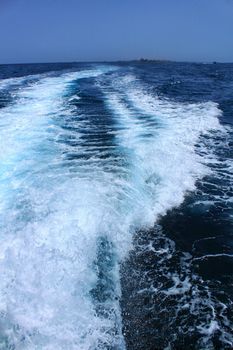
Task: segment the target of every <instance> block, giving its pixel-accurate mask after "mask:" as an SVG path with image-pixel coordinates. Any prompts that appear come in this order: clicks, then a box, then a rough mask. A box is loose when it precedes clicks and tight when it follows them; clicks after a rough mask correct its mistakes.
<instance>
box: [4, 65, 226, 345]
mask: <svg viewBox="0 0 233 350" xmlns="http://www.w3.org/2000/svg"><path fill="white" fill-rule="evenodd" d="M82 79H87V81H86V84H89V85H88V86H89V87H90V86H91V88H93V86H94V87H95V88H98V89H99V90H98V91H99V92H101V94H103V95H100V97H99V100H97V101H96V105H95V106H94V107H92V105H93V104H94V102H93V100H91V103H90V106H89V107H88V103H87V100H84V97H83V96H82V90H81V85H80V84H81V81H82ZM77 89H78V91H81V93H77ZM100 103H102V104H103V105H101V112H98V113H94V112H93V108H97V107H98V106H99V105H100ZM88 108H89V109H88ZM220 115H221V111H220V110H219V109H218V107H217V105H216V104H214V103H212V102H208V103H200V104H182V103H176V102H173V101H170V100H167V99H159V98H155V97H152V96H151V95H150V94H149V93H147V91H144V90H143V89H142V87H141V86H140V84H139V83H138V82H137V81H135V79H134V77H133V76H126V77H125V78H121V77H120V76H119V75H118V72H117V71H116V72H112V68H111V67H100V68H97V69H93V70H89V71H81V72H72V73H66V74H63V75H60V76H57V77H45V78H42V79H40V80H39V81H38V82H36V83H33V84H29V86H27V87H25V88H22V89H21V90H19V91H18V92H17V100H16V102H15V103H12V104H11V105H10V106H8V107H6V108H3V109H1V111H0V120H1V122H0V123H1V124H0V135H1V140H2V141H1V145H0V146H1V149H2V150H3V152H2V153H1V155H0V164H1V167H2V169H3V171H2V173H1V177H0V198H1V213H2V216H1V222H2V225H1V231H2V235H1V256H0V271H1V276H2V278H1V281H0V296H1V304H0V314H1V318H0V327H1V341H2V343H4V344H5V348H9V349H10V348H12V347H16V348H17V349H19V350H20V349H31V348H32V346H37V347H39V348H41V349H54V348H55V347H56V348H58V349H67V348H69V349H77V348H78V349H79V350H82V349H83V350H84V349H97V348H99V349H103V348H108V347H115V348H120V349H123V348H124V347H125V344H124V337H123V334H122V324H121V322H122V321H121V311H120V306H119V300H120V297H121V288H120V274H119V264H120V262H121V261H122V260H123V259H124V258H125V257H126V256H127V254H128V252H129V250H130V249H131V248H132V235H133V233H134V232H135V231H137V230H138V229H142V228H149V227H152V226H153V225H154V223H155V221H156V220H157V219H158V217H159V216H161V215H164V214H165V213H166V212H167V211H168V210H169V209H171V208H173V207H174V206H178V205H179V204H180V203H182V201H183V199H184V196H185V194H186V193H187V191H194V190H195V182H196V180H197V179H200V178H202V177H203V176H205V175H206V174H207V173H208V172H209V171H210V170H209V168H208V167H207V165H206V161H205V155H204V156H203V155H202V154H201V153H197V152H196V148H195V147H196V144H197V143H198V142H199V140H200V136H201V135H206V136H209V137H211V135H212V133H216V132H221V131H222V127H221V126H220V123H219V121H218V116H220ZM203 147H205V146H204V145H203ZM206 154H208V152H206Z"/></svg>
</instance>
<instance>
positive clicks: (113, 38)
mask: <svg viewBox="0 0 233 350" xmlns="http://www.w3.org/2000/svg"><path fill="white" fill-rule="evenodd" d="M140 57H146V58H167V59H173V60H187V61H213V60H215V61H228V62H229V61H231V62H233V0H0V63H16V62H17V63H21V62H49V61H50V62H59V61H63V62H64V61H80V60H81V61H87V60H88V61H91V60H93V61H95V60H118V59H134V58H140Z"/></svg>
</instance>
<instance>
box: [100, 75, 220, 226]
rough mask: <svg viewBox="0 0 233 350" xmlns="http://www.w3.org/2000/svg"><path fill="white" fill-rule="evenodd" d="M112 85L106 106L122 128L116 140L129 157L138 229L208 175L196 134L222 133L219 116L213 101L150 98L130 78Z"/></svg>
mask: <svg viewBox="0 0 233 350" xmlns="http://www.w3.org/2000/svg"><path fill="white" fill-rule="evenodd" d="M114 84H115V89H116V90H117V91H118V92H115V93H111V94H106V96H107V101H108V102H107V103H108V106H109V107H110V108H111V109H112V111H113V112H114V113H115V116H116V120H117V121H118V122H119V123H120V124H121V125H122V132H121V134H120V135H119V138H120V139H121V143H122V144H123V145H124V147H125V148H126V149H127V152H128V153H129V154H130V158H131V171H132V173H133V174H137V175H136V176H137V184H135V185H136V186H135V187H136V188H138V184H139V182H140V187H141V188H140V193H141V196H142V195H143V200H142V197H141V198H138V201H140V200H142V201H143V204H141V209H140V210H139V212H141V215H139V216H138V215H137V217H141V218H142V223H141V225H142V224H143V222H144V225H148V224H149V225H153V223H154V222H155V220H156V219H157V217H158V216H159V215H163V214H165V213H166V212H167V211H168V210H169V209H171V208H173V207H175V206H177V205H179V204H181V203H182V201H183V199H184V195H185V194H186V192H187V191H193V190H195V182H196V180H197V179H200V178H202V177H203V176H205V175H206V174H208V173H209V172H210V171H211V170H210V168H209V167H208V166H206V164H205V163H208V162H209V160H210V159H209V157H208V150H205V155H206V158H205V157H202V156H200V155H199V154H198V153H197V152H196V144H198V143H199V138H200V136H201V135H206V136H207V135H208V136H210V137H211V136H212V135H213V133H216V131H217V132H222V131H223V130H224V129H223V127H222V126H221V125H220V123H219V120H218V116H221V111H220V110H219V109H218V107H217V104H215V103H213V102H207V103H198V104H185V103H184V104H182V103H176V102H172V101H170V100H167V99H164V100H163V99H159V98H154V97H152V96H150V95H149V94H146V93H144V91H143V90H142V89H141V88H140V86H139V87H137V85H136V86H135V80H134V78H133V77H131V76H130V77H127V76H126V77H125V78H124V79H123V80H121V81H115V82H114ZM126 86H127V89H126ZM212 161H214V160H213V158H212ZM134 181H135V180H134ZM144 196H145V198H144Z"/></svg>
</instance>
